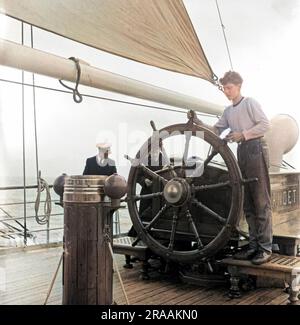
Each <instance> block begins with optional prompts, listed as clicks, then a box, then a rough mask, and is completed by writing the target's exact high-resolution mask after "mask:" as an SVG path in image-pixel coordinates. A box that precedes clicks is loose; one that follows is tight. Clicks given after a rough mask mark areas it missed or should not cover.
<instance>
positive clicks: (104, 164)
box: [83, 142, 117, 176]
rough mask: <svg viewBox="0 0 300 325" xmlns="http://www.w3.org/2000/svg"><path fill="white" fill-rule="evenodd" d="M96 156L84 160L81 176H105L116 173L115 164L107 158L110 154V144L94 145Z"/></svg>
mask: <svg viewBox="0 0 300 325" xmlns="http://www.w3.org/2000/svg"><path fill="white" fill-rule="evenodd" d="M96 147H97V148H98V154H97V155H96V156H94V157H91V158H88V159H87V160H86V164H85V168H84V171H83V175H107V176H110V175H112V174H115V173H117V168H116V163H115V161H114V160H112V159H110V158H108V155H109V154H110V153H111V150H110V148H111V144H110V143H107V142H100V143H97V144H96Z"/></svg>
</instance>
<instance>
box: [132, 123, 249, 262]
mask: <svg viewBox="0 0 300 325" xmlns="http://www.w3.org/2000/svg"><path fill="white" fill-rule="evenodd" d="M152 127H153V128H154V130H155V126H154V124H153V122H152ZM176 137H178V141H177V138H176ZM155 138H156V139H157V138H159V140H158V143H159V144H158V147H156V150H159V151H160V154H161V156H162V157H163V160H164V161H163V162H162V161H161V162H160V163H158V164H157V166H151V165H150V164H147V162H148V161H149V160H151V159H152V158H153V152H154V151H153V139H154V135H153V136H152V137H151V138H149V139H148V140H147V141H146V142H145V143H144V145H143V146H142V147H141V149H140V150H139V151H138V153H137V155H136V157H135V158H134V159H131V158H130V157H127V158H128V159H130V160H131V163H132V166H131V169H130V173H129V178H128V193H127V203H128V209H129V213H130V217H131V220H132V223H133V226H134V229H135V230H136V232H137V240H136V242H138V240H142V241H143V242H144V243H145V244H146V245H147V246H148V247H149V248H150V249H151V250H152V251H153V252H155V253H156V254H158V255H159V256H161V257H163V258H164V259H166V260H173V261H177V262H184V263H192V262H195V261H199V260H201V259H206V258H209V257H211V256H213V255H215V254H216V253H217V252H218V251H220V250H221V249H222V248H223V247H224V246H225V245H226V244H227V243H228V241H229V240H230V238H231V236H232V232H233V230H235V229H236V227H237V225H238V223H239V219H240V216H241V213H242V206H243V180H242V177H241V172H240V169H239V167H238V165H237V161H236V159H235V157H234V155H233V153H232V151H231V149H230V148H229V147H228V145H227V143H226V141H224V140H222V139H220V138H219V137H218V136H217V135H215V134H214V133H213V132H211V131H210V130H208V129H206V128H204V127H199V126H197V125H195V124H193V123H192V121H191V120H190V121H189V122H188V123H186V124H176V125H170V126H167V127H165V128H163V129H161V130H159V131H156V132H155ZM179 139H180V141H182V140H184V141H183V144H182V149H183V153H182V163H180V164H179V165H176V163H174V159H172V157H168V152H167V151H168V150H167V149H166V148H167V147H168V142H170V141H173V143H175V146H176V145H177V143H178V145H179ZM151 141H152V142H151ZM198 141H199V142H200V143H202V148H203V147H205V146H206V147H208V148H209V151H208V153H207V154H206V156H205V157H203V159H198V160H197V159H194V160H193V159H189V155H190V151H191V146H192V145H193V146H195V143H196V142H198ZM196 147H197V146H196ZM151 153H152V156H151ZM193 154H194V155H195V154H196V153H193ZM217 156H218V157H219V158H220V159H221V161H222V163H219V162H216V161H215V159H216V157H217ZM192 157H193V155H192ZM220 159H219V161H220ZM154 160H155V159H154ZM151 161H152V160H151Z"/></svg>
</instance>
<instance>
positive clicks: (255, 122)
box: [188, 71, 272, 264]
mask: <svg viewBox="0 0 300 325" xmlns="http://www.w3.org/2000/svg"><path fill="white" fill-rule="evenodd" d="M242 83H243V79H242V77H241V76H240V75H239V74H238V73H237V72H234V71H229V72H226V73H225V75H224V77H223V78H221V79H220V84H221V85H222V87H223V92H224V94H225V95H226V97H227V98H228V99H229V100H230V101H231V102H232V104H231V105H230V106H228V107H226V108H225V111H224V113H223V115H222V116H221V118H220V119H219V121H218V122H217V123H216V124H215V125H214V126H213V127H211V126H208V125H206V124H204V123H203V122H202V121H200V120H199V119H198V118H197V116H196V114H195V113H194V112H192V111H190V112H188V117H189V118H190V117H191V116H193V121H194V123H195V124H198V125H204V126H206V127H208V128H209V129H211V130H212V131H213V132H215V133H216V134H221V133H222V132H223V131H224V130H226V129H228V128H230V129H231V132H230V133H229V134H228V135H227V137H226V139H227V140H228V141H230V142H236V143H238V149H237V157H238V164H239V167H240V170H241V172H242V175H243V177H244V178H258V182H253V183H250V184H246V185H245V198H244V213H245V216H246V220H247V223H248V226H249V237H250V239H249V248H248V249H247V250H245V251H241V252H240V253H237V254H236V255H235V256H234V257H235V258H236V259H241V260H248V259H251V261H252V263H253V264H262V263H265V262H267V261H269V260H270V258H271V254H272V211H271V198H270V196H271V194H270V192H271V190H270V179H269V172H268V168H269V157H268V150H267V145H266V143H265V141H264V134H265V133H266V131H267V130H268V129H269V121H268V119H267V117H266V115H265V114H264V112H263V111H262V109H261V106H260V104H259V103H258V102H257V101H256V100H254V99H253V98H250V97H243V96H242V94H241V86H242Z"/></svg>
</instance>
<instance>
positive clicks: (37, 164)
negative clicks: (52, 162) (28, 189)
mask: <svg viewBox="0 0 300 325" xmlns="http://www.w3.org/2000/svg"><path fill="white" fill-rule="evenodd" d="M30 35H31V48H33V27H32V25H30ZM35 97H36V96H35V75H34V73H33V74H32V99H33V120H34V140H35V164H36V179H37V184H38V181H39V156H38V138H37V119H36V101H35Z"/></svg>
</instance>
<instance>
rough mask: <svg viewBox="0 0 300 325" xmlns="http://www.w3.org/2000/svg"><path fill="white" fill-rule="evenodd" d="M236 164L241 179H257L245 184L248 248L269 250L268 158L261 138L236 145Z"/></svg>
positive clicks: (270, 245) (270, 239)
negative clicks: (237, 164) (240, 173)
mask: <svg viewBox="0 0 300 325" xmlns="http://www.w3.org/2000/svg"><path fill="white" fill-rule="evenodd" d="M237 153H238V163H239V166H240V169H241V172H242V175H243V178H246V179H247V178H258V182H253V183H250V184H246V185H245V198H244V213H245V216H246V221H247V223H248V226H249V236H250V242H249V245H250V248H254V249H258V250H264V251H268V252H271V251H272V210H271V189H270V178H269V172H268V167H269V155H268V151H267V145H266V144H265V142H264V140H263V139H262V138H260V139H253V140H248V141H245V142H242V143H241V144H239V146H238V151H237Z"/></svg>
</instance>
